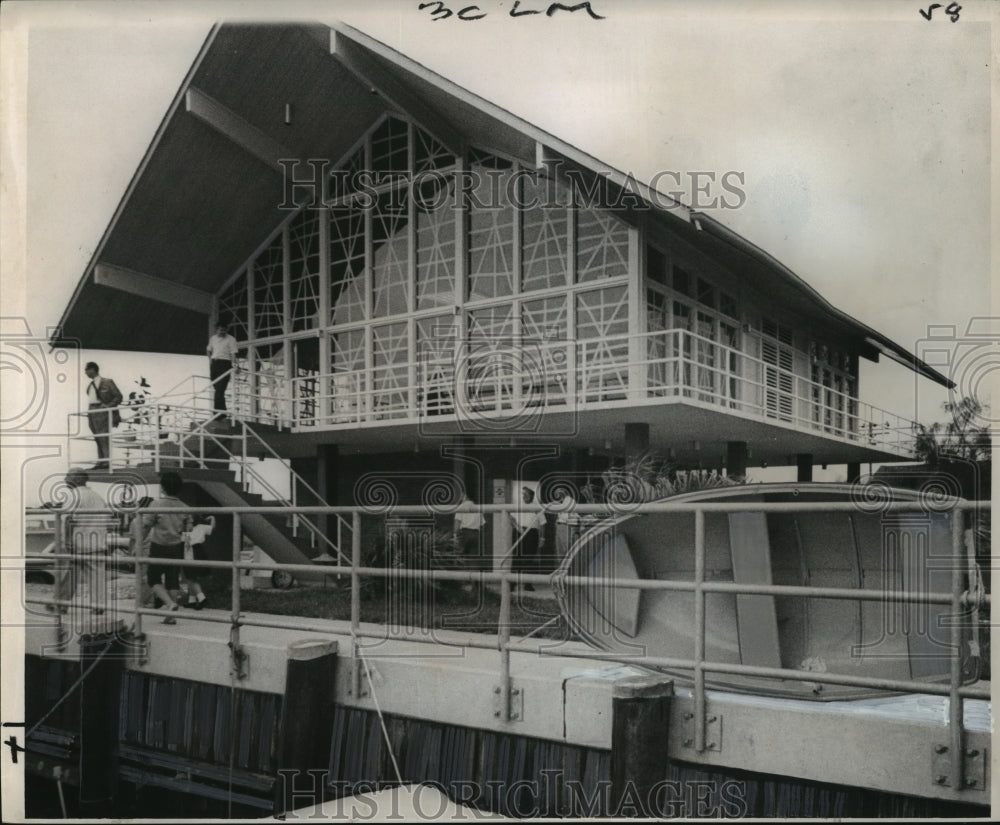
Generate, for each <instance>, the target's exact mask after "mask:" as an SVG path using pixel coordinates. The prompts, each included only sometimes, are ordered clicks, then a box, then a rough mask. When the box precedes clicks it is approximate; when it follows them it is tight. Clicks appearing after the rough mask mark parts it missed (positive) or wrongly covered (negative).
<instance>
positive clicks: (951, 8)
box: [918, 3, 962, 23]
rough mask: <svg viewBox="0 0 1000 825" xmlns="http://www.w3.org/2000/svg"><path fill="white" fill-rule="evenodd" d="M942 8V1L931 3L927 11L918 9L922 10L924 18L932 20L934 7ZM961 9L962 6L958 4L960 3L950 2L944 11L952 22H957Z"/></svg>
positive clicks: (920, 10) (921, 13)
mask: <svg viewBox="0 0 1000 825" xmlns="http://www.w3.org/2000/svg"><path fill="white" fill-rule="evenodd" d="M940 8H941V4H940V3H931V4H930V5H929V6H928V7H927V11H924V10H923V9H918V11H919V12H920V15H921V17H923V18H924V20H930V19H931V18H932V17H933V16H934V9H940ZM961 11H962V7H961V6H960V5H958V3H949V4H948V7H947V8H946V9H945V10H944V13H945V14H947V15H948V16H949V17H950V18H951V22H952V23H956V22H958V16H959V12H961Z"/></svg>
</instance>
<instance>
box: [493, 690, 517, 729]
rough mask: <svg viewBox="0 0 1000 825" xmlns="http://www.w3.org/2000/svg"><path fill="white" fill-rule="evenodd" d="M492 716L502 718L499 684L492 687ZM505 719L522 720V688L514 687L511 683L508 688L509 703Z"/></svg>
mask: <svg viewBox="0 0 1000 825" xmlns="http://www.w3.org/2000/svg"><path fill="white" fill-rule="evenodd" d="M493 718H494V719H502V718H503V688H502V687H501V686H500V685H496V686H495V687H494V688H493ZM507 721H509V722H523V721H524V690H523V689H521V688H517V687H514V686H513V684H512V685H511V688H510V705H509V707H508V712H507Z"/></svg>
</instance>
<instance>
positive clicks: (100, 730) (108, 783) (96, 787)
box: [78, 618, 125, 819]
mask: <svg viewBox="0 0 1000 825" xmlns="http://www.w3.org/2000/svg"><path fill="white" fill-rule="evenodd" d="M91 621H92V623H93V627H91V628H88V629H90V630H92V631H93V632H92V633H87V634H85V635H83V636H81V637H80V674H81V675H84V674H86V676H85V678H84V679H83V681H82V682H81V683H80V687H79V691H80V751H79V753H80V762H79V765H80V772H79V776H80V785H79V798H78V799H79V806H80V807H79V812H80V815H81V816H82V817H85V818H88V819H89V818H92V817H93V818H97V817H110V816H114V814H115V810H114V806H115V799H116V797H117V792H118V713H119V710H120V704H121V680H122V673H123V672H124V670H125V653H124V649H123V646H122V641H121V640H122V633H123V625H122V623H121V622H118V621H114V620H110V619H103V618H102V619H92V620H91Z"/></svg>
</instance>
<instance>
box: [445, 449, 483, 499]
mask: <svg viewBox="0 0 1000 825" xmlns="http://www.w3.org/2000/svg"><path fill="white" fill-rule="evenodd" d="M474 448H475V443H474V441H473V438H472V436H469V435H457V436H455V438H454V440H453V442H452V445H451V450H450V454H451V471H452V472H453V473H454V474H455V477H456V478H458V479H459V481H461V482H462V484H463V486H464V487H465V492H466V493H467V494H468V496H469V498H470V499H472V500H473V501H476V502H481V501H482V498H481V496H482V489H481V488H482V486H483V482H484V479H483V478H482V477H481V475H482V474H481V472H480V466H481V465H480V462H479V461H478V460H476V459H475V458H474V457H472V456H471V455H470V453H472V452H473V451H474Z"/></svg>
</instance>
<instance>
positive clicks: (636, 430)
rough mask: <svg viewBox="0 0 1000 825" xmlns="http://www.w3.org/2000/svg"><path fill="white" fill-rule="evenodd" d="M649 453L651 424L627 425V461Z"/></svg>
mask: <svg viewBox="0 0 1000 825" xmlns="http://www.w3.org/2000/svg"><path fill="white" fill-rule="evenodd" d="M648 451H649V424H635V423H627V424H625V460H626V461H632V460H634V459H637V458H639V457H641V456H642V455H643V454H644V453H646V452H648Z"/></svg>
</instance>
